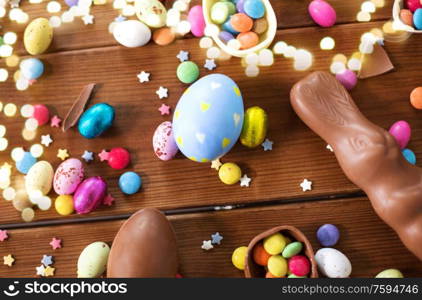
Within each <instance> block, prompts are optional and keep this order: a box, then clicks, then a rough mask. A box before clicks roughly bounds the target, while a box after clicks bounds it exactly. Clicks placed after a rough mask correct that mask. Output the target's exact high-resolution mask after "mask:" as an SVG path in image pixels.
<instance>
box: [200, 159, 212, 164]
mask: <svg viewBox="0 0 422 300" xmlns="http://www.w3.org/2000/svg"><path fill="white" fill-rule="evenodd" d="M209 161H210V160H209V159H208V158H202V159H201V162H204V163H206V162H209Z"/></svg>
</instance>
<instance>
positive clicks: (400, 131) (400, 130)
mask: <svg viewBox="0 0 422 300" xmlns="http://www.w3.org/2000/svg"><path fill="white" fill-rule="evenodd" d="M388 132H389V133H390V134H391V135H392V136H394V138H395V139H396V141H397V143H398V144H399V146H400V149H404V148H406V146H407V144H408V143H409V141H410V136H411V134H412V130H411V128H410V125H409V123H407V122H406V121H398V122H396V123H394V124H393V125H391V127H390V130H389V131H388Z"/></svg>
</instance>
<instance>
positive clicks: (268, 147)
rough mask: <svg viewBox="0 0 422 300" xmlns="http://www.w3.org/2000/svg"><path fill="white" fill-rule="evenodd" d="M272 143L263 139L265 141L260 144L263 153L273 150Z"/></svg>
mask: <svg viewBox="0 0 422 300" xmlns="http://www.w3.org/2000/svg"><path fill="white" fill-rule="evenodd" d="M273 144H274V142H272V141H270V140H269V139H265V141H264V142H263V143H262V144H261V145H262V147H264V151H271V150H273Z"/></svg>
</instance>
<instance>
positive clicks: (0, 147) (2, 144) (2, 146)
mask: <svg viewBox="0 0 422 300" xmlns="http://www.w3.org/2000/svg"><path fill="white" fill-rule="evenodd" d="M7 146H9V141H8V140H7V139H5V138H0V151H4V150H6V149H7Z"/></svg>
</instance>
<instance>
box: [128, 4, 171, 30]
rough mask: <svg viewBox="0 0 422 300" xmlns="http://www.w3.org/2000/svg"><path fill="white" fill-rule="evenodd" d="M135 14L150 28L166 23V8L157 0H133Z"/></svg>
mask: <svg viewBox="0 0 422 300" xmlns="http://www.w3.org/2000/svg"><path fill="white" fill-rule="evenodd" d="M135 9H136V15H137V16H138V18H139V20H141V21H142V22H144V23H145V24H147V25H148V26H149V27H152V28H160V27H163V26H164V25H166V19H167V10H166V8H165V7H164V5H163V4H162V3H161V2H160V1H158V0H142V1H136V2H135Z"/></svg>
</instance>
